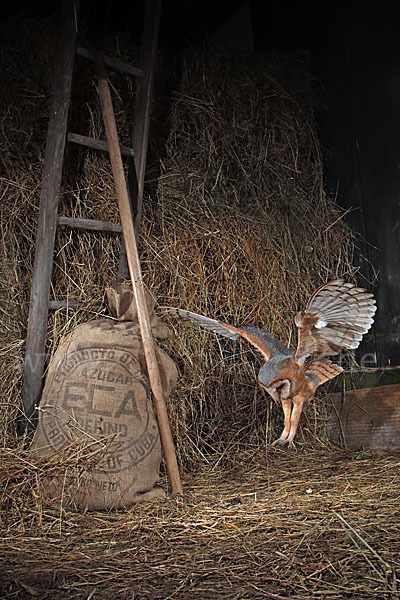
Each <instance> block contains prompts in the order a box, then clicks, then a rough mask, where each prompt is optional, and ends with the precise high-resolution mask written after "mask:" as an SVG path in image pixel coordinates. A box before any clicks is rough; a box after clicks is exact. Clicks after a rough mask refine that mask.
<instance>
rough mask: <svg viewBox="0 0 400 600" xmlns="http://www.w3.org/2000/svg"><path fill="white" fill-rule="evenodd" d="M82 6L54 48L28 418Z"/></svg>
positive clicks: (36, 388) (68, 8) (36, 389)
mask: <svg viewBox="0 0 400 600" xmlns="http://www.w3.org/2000/svg"><path fill="white" fill-rule="evenodd" d="M78 12H79V1H78V0H75V1H74V0H64V2H63V5H62V11H61V19H60V23H62V31H61V35H60V38H59V44H58V49H57V54H56V62H55V69H54V77H53V98H52V103H51V107H50V116H49V125H48V130H47V139H46V151H45V157H44V165H43V175H42V186H41V192H40V207H39V217H38V230H37V236H36V249H35V260H34V266H33V277H32V287H31V298H30V306H29V317H28V331H27V341H26V354H25V364H24V383H23V405H24V411H25V414H26V416H27V418H28V419H30V418H31V417H32V415H33V413H34V408H35V405H36V404H37V403H38V402H39V400H40V395H41V391H42V376H43V367H44V358H45V344H46V331H47V316H48V305H49V291H50V279H51V273H52V267H53V254H54V241H55V233H56V220H57V210H58V198H59V192H60V185H61V173H62V166H63V158H64V148H65V140H66V131H67V118H68V108H69V102H70V93H71V82H72V70H73V64H74V56H75V48H76V32H77V26H76V20H77V15H78Z"/></svg>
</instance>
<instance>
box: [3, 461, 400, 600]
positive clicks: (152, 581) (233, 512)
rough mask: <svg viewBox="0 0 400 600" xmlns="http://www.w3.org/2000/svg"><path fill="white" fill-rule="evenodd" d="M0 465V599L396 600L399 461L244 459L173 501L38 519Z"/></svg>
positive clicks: (22, 475) (200, 476) (17, 482)
mask: <svg viewBox="0 0 400 600" xmlns="http://www.w3.org/2000/svg"><path fill="white" fill-rule="evenodd" d="M12 462H13V464H12V465H10V470H9V475H10V477H12V479H13V491H14V499H13V500H12V501H11V500H10V506H9V512H8V514H7V512H5V513H4V519H5V522H4V524H5V525H6V531H5V533H4V537H3V541H2V552H1V558H0V566H1V570H0V573H1V575H0V580H1V578H3V581H4V583H3V588H2V590H3V596H2V598H34V597H40V598H43V599H47V598H54V599H56V598H57V599H58V598H60V599H61V598H86V599H88V598H109V597H111V598H124V599H125V598H126V599H128V598H129V599H131V598H135V599H136V598H137V599H145V598H148V599H149V600H155V599H160V600H167V599H169V598H175V599H177V600H178V599H182V600H183V599H186V598H189V597H190V598H198V599H206V598H210V599H211V598H212V599H214V598H227V599H229V600H231V599H233V598H237V599H245V598H252V599H253V598H260V599H261V598H268V599H281V598H282V599H283V598H285V599H286V598H290V599H292V600H297V599H299V600H300V599H301V600H308V599H309V598H311V597H312V598H318V599H319V598H320V599H324V600H336V599H344V598H353V599H355V600H358V599H361V598H365V599H367V598H377V599H382V598H398V597H399V593H398V587H397V586H398V583H397V578H398V577H399V575H400V537H399V535H398V532H399V508H398V497H399V494H400V482H399V477H398V469H399V457H398V456H381V457H377V456H371V455H369V454H363V453H357V454H346V453H345V452H343V451H341V450H334V451H330V452H326V451H325V452H323V451H322V452H312V453H308V452H304V453H301V454H300V455H297V456H291V455H288V454H287V453H281V452H276V453H274V454H273V455H266V456H265V455H263V454H262V453H258V454H251V453H247V454H246V453H244V454H243V455H242V457H241V460H239V459H238V461H237V464H236V465H235V467H232V468H231V469H226V468H224V469H221V468H220V467H218V466H212V465H206V466H205V468H204V469H202V470H201V471H200V470H199V471H197V472H196V473H193V474H192V475H191V476H189V475H186V476H185V479H184V489H185V494H184V497H183V498H168V499H167V500H165V501H159V502H157V503H154V504H151V505H140V506H138V507H135V508H133V509H132V510H127V511H126V512H124V513H116V514H104V513H94V514H88V515H82V514H72V513H66V512H64V511H63V510H62V508H60V510H58V511H53V512H49V511H43V510H41V508H40V502H38V499H37V498H35V493H34V492H35V472H36V473H38V470H36V469H32V468H31V467H30V466H29V465H27V464H26V463H24V462H23V461H20V462H19V463H17V462H16V461H15V460H14V461H12ZM17 465H18V467H19V471H18V472H17V473H15V472H14V473H13V472H12V469H16V468H18V467H17ZM28 485H29V486H31V491H30V493H29V494H28V498H29V501H26V498H27V492H26V487H27V486H28ZM396 573H397V574H396Z"/></svg>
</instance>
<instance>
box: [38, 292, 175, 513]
mask: <svg viewBox="0 0 400 600" xmlns="http://www.w3.org/2000/svg"><path fill="white" fill-rule="evenodd" d="M106 292H107V297H108V300H109V304H110V310H111V312H112V313H113V314H114V316H115V317H116V318H117V319H120V320H111V319H99V320H96V321H92V322H90V323H84V324H82V325H79V326H78V327H76V329H75V330H74V331H73V332H72V333H71V334H69V335H68V336H66V338H64V339H63V340H62V342H61V343H60V345H59V347H58V349H57V351H56V353H55V354H54V356H53V358H52V360H51V363H50V367H49V370H48V374H47V379H46V384H45V387H44V391H43V394H42V399H41V402H40V406H39V423H38V429H37V431H36V433H35V436H34V439H33V442H32V446H31V452H32V453H33V454H35V455H40V456H48V455H50V454H54V453H58V455H59V457H60V461H65V459H66V458H67V459H68V460H69V461H71V456H72V458H74V459H75V457H76V459H77V461H80V462H81V465H80V466H78V463H76V466H74V465H75V463H74V461H72V462H71V464H72V465H73V466H71V467H70V469H69V471H68V473H67V475H66V474H65V472H64V473H63V474H62V475H61V474H60V476H54V477H52V478H49V477H48V478H46V479H45V480H44V482H43V487H44V491H45V493H46V495H47V496H48V497H49V498H52V499H54V500H56V501H59V500H60V498H61V497H62V498H63V503H64V504H65V503H66V502H67V503H69V504H72V505H74V506H76V507H77V508H78V509H83V510H84V509H88V510H102V509H117V508H123V507H127V506H129V505H131V504H133V503H135V502H141V501H144V500H152V499H154V498H158V497H162V496H163V495H164V492H163V490H162V489H161V488H158V487H155V486H156V484H157V482H158V479H159V468H160V463H161V444H160V437H159V430H158V425H157V422H156V418H155V415H154V410H153V404H152V399H151V392H150V387H149V381H148V377H147V370H146V362H145V356H144V351H143V346H142V341H141V337H140V330H139V326H138V322H137V314H136V306H135V302H134V299H133V295H132V291H131V288H130V286H129V285H128V284H124V285H117V286H114V287H113V288H110V289H108V290H107V291H106ZM148 304H149V310H150V315H151V324H152V329H153V333H154V335H155V337H166V336H167V335H168V333H169V330H168V328H167V327H166V326H165V325H163V324H162V323H160V322H159V321H158V319H157V317H156V316H155V314H154V304H155V303H154V300H153V298H151V297H150V295H149V294H148ZM126 319H130V320H126ZM157 353H158V359H159V360H158V362H159V366H160V375H161V380H162V384H163V388H164V392H165V395H166V396H168V394H169V393H170V392H171V391H172V389H173V388H174V387H175V385H176V381H177V369H176V366H175V364H174V363H173V361H172V360H171V358H170V357H169V356H168V355H167V354H166V353H165V352H164V351H163V350H161V349H160V348H157Z"/></svg>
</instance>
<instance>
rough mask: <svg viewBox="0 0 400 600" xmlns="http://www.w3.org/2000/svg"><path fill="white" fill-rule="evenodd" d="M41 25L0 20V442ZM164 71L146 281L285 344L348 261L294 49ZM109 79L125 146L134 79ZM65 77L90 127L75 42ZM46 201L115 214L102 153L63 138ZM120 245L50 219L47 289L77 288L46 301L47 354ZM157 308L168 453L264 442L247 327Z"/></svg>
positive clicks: (34, 162)
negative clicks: (170, 363) (234, 336)
mask: <svg viewBox="0 0 400 600" xmlns="http://www.w3.org/2000/svg"><path fill="white" fill-rule="evenodd" d="M54 32H55V28H54V24H53V23H52V21H51V20H47V21H43V22H35V25H34V27H33V26H32V24H30V23H25V24H18V27H16V28H15V30H13V28H8V29H7V30H6V35H5V36H4V38H3V42H4V43H3V51H2V56H1V60H2V65H1V71H2V73H3V77H2V81H3V94H2V97H1V110H2V114H3V115H4V117H3V119H2V122H1V136H2V138H3V146H4V152H3V154H2V161H3V167H4V168H3V173H4V176H3V177H2V180H1V184H2V204H1V227H2V240H3V247H2V249H3V253H2V258H1V261H2V269H1V277H2V281H1V288H2V290H3V295H2V306H1V310H2V313H1V323H0V326H1V329H2V334H3V338H4V342H5V345H4V346H3V348H2V359H3V374H4V376H3V378H2V382H1V385H2V398H3V402H4V403H5V410H3V411H2V413H1V432H2V434H1V435H2V440H3V443H5V444H10V443H11V441H10V436H11V437H12V438H13V440H14V442H13V443H18V441H17V440H15V431H14V427H13V424H14V422H15V419H16V416H17V414H18V413H19V411H20V407H21V399H20V390H21V373H22V369H21V366H22V361H23V357H24V339H25V332H26V319H27V312H28V302H29V290H30V281H31V270H32V263H33V256H34V240H35V226H36V221H37V212H38V203H39V194H40V182H41V168H42V162H43V155H44V145H45V137H46V129H47V116H48V103H49V88H50V81H51V70H52V64H51V63H52V61H51V59H52V57H53V54H54V37H55V33H54ZM7 36H8V37H7ZM11 40H12V43H11ZM126 48H127V46H126V44H124V43H123V41H121V39H117V40H116V39H113V40H110V42H109V48H108V52H109V53H112V54H114V55H116V54H117V55H118V54H119V56H120V58H122V59H124V60H127V59H128V58H129V52H128V50H127V49H126ZM132 53H133V54H134V53H135V50H133V51H132V52H131V54H132ZM44 57H46V60H44ZM163 69H165V65H163ZM175 72H176V73H179V77H177V79H176V85H175V92H174V93H173V94H172V96H171V98H170V102H171V106H170V116H169V121H168V122H167V126H165V125H164V126H163V127H161V125H160V122H161V120H162V118H163V116H162V115H161V114H160V113H158V112H157V106H158V104H157V99H158V97H159V98H160V103H159V104H160V106H162V108H163V110H164V109H165V105H166V100H165V97H163V96H162V93H163V89H162V87H160V86H158V87H156V98H155V103H154V111H153V112H154V122H153V128H152V131H153V132H159V131H164V130H165V129H168V132H169V134H168V138H167V139H166V140H165V139H163V138H160V139H158V140H157V139H156V140H154V139H153V141H152V146H151V148H152V150H151V156H156V159H157V160H155V161H153V162H150V163H149V169H148V177H147V182H146V190H147V192H146V197H145V205H144V218H143V223H142V233H141V239H140V244H139V250H140V255H141V260H142V268H143V272H144V277H145V281H146V284H147V285H148V287H149V288H150V289H151V290H152V291H153V293H154V294H155V295H156V297H157V300H158V303H159V304H160V305H169V306H179V307H183V308H186V309H189V310H192V311H195V312H199V313H203V314H206V315H208V316H211V317H217V318H219V319H223V320H226V321H228V322H231V323H233V324H238V323H241V322H242V323H243V322H246V323H255V324H258V325H262V326H265V327H267V328H269V329H270V330H271V331H272V332H273V333H274V334H275V335H277V336H278V337H279V338H280V339H281V340H282V341H284V342H287V343H288V344H290V345H292V346H293V345H295V332H294V326H293V316H294V314H295V312H296V311H297V310H298V309H299V308H301V307H302V305H304V302H305V300H306V299H307V297H308V296H309V294H310V293H311V292H312V291H313V290H314V289H315V288H316V287H317V286H319V285H320V284H321V283H322V282H325V281H326V280H328V279H329V278H333V277H336V276H338V275H340V276H341V275H345V276H346V277H347V278H351V277H352V275H353V271H354V269H353V267H352V251H353V237H352V233H351V232H350V230H349V228H348V227H347V226H346V224H345V223H344V221H343V220H342V215H341V213H340V211H339V209H338V207H337V205H336V204H335V202H334V201H333V200H332V199H331V198H330V197H328V196H327V195H326V194H325V192H324V189H323V178H322V158H321V149H320V146H319V142H318V136H317V132H316V126H315V123H314V118H313V109H314V106H313V96H312V92H311V84H310V76H309V73H308V72H307V69H306V68H305V66H304V63H303V62H302V61H301V60H300V59H299V58H296V57H288V56H282V55H279V54H277V55H274V54H271V55H262V56H259V57H254V58H251V60H245V59H242V58H238V57H233V56H230V55H226V54H220V55H218V54H207V53H203V52H200V51H197V52H190V53H187V54H186V55H183V57H182V58H181V60H180V63H179V64H178V65H175ZM110 78H111V83H112V86H113V89H114V90H115V93H114V104H115V112H116V116H117V124H118V129H119V132H120V137H121V140H122V142H123V143H124V144H126V145H129V136H130V128H131V122H132V115H131V113H130V112H129V110H131V108H132V106H133V93H134V89H133V86H132V82H131V80H130V79H129V78H128V77H126V76H124V75H118V74H116V73H111V74H110ZM76 81H79V82H82V81H87V82H88V86H87V88H86V87H85V86H83V85H77V86H75V87H74V89H73V105H72V106H73V108H72V109H71V115H70V125H69V130H70V131H75V132H79V133H82V134H84V135H93V136H95V137H104V132H103V125H102V119H101V113H100V110H99V103H98V98H97V92H96V89H95V85H94V81H93V72H92V65H91V64H90V63H88V62H87V61H86V60H85V59H83V58H79V59H77V63H76V73H75V82H76ZM160 81H165V80H162V79H161V78H160ZM170 85H171V84H170ZM124 107H128V108H129V110H128V112H125V111H124ZM157 149H158V153H157V152H156V150H157ZM59 213H60V214H62V215H67V216H75V217H82V218H95V219H101V220H110V221H113V222H118V220H119V219H118V212H117V206H116V200H115V194H114V186H113V181H112V177H111V169H110V166H109V161H108V157H107V156H105V155H103V154H100V153H97V152H91V151H87V150H85V149H81V148H80V147H76V146H74V145H73V144H69V145H68V146H67V154H66V160H65V169H64V177H63V187H62V196H61V201H60V210H59ZM118 248H119V241H118V239H117V238H116V237H115V236H114V235H112V234H104V233H94V234H85V233H82V232H77V231H71V230H69V229H64V228H59V229H58V232H57V244H56V256H55V267H54V277H53V282H52V297H53V298H55V299H59V300H60V299H65V298H67V299H68V300H70V301H75V300H80V301H83V302H84V303H85V304H86V309H85V310H79V311H77V312H75V311H68V312H66V311H65V310H64V311H56V312H55V313H54V314H53V315H52V317H51V319H50V320H49V331H48V348H47V349H48V352H49V356H51V355H52V353H53V352H54V349H55V348H56V346H57V344H58V342H59V340H60V338H61V336H62V335H64V334H65V333H67V332H68V331H70V330H71V328H73V327H74V326H75V325H76V324H78V323H79V322H81V321H83V320H88V319H92V318H95V317H96V313H95V312H94V311H93V308H94V306H96V305H98V304H99V303H100V304H101V303H102V302H103V300H104V295H103V291H104V288H105V287H106V286H107V285H109V284H110V283H111V282H112V281H113V280H114V279H115V276H116V272H117V264H118ZM105 312H106V309H105V310H104V311H103V313H105ZM171 325H172V326H173V327H174V330H175V333H176V336H174V339H173V340H171V341H170V342H169V343H168V344H166V349H167V351H168V352H169V353H170V355H171V356H172V357H173V358H174V359H175V360H176V361H177V363H178V365H179V367H180V370H181V379H180V383H179V387H178V389H177V392H176V393H175V395H174V396H173V397H172V398H171V400H170V412H171V421H172V428H173V431H174V434H175V438H176V443H177V447H178V453H179V459H180V461H181V464H182V465H184V466H187V467H190V466H192V465H194V464H196V463H197V462H198V460H199V459H200V460H204V459H205V460H208V459H207V457H208V456H209V455H212V454H214V453H217V454H218V455H219V456H220V457H221V460H225V459H226V458H229V456H230V455H231V454H232V453H235V452H238V451H241V450H242V449H243V448H248V447H249V446H252V447H259V446H260V445H263V444H264V443H265V438H266V440H267V441H268V442H269V441H272V440H273V439H274V438H275V437H276V436H277V435H278V432H279V429H280V427H281V415H280V414H279V411H276V409H275V408H274V409H273V410H272V406H271V404H270V402H269V401H268V400H267V401H266V399H265V398H264V397H263V396H262V395H261V392H260V391H258V390H257V389H256V385H255V374H256V372H257V370H258V368H259V365H260V359H259V357H258V356H255V354H254V352H253V351H252V350H251V349H250V348H249V347H248V344H246V343H233V342H230V341H227V340H220V339H216V338H215V337H214V336H212V335H210V334H208V333H205V332H203V331H198V330H195V328H192V327H182V326H181V325H180V324H177V323H171ZM311 411H312V409H311ZM325 416H326V410H325V409H324V408H321V405H319V406H318V408H317V407H316V406H314V414H313V415H312V417H309V418H308V419H306V425H305V427H304V428H303V430H302V431H303V433H302V434H300V435H299V438H298V439H299V441H301V440H302V435H304V436H305V437H306V438H307V440H308V441H310V440H311V439H314V440H316V439H318V438H320V439H323V437H324V433H323V425H324V419H325ZM265 424H267V433H266V434H265ZM303 439H304V438H303Z"/></svg>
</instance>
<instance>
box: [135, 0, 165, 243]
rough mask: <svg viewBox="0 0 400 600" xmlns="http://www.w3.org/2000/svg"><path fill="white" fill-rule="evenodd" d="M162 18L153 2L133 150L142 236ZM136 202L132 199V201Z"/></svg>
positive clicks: (142, 62) (143, 52)
mask: <svg viewBox="0 0 400 600" xmlns="http://www.w3.org/2000/svg"><path fill="white" fill-rule="evenodd" d="M160 18H161V0H149V2H148V4H147V8H146V17H145V23H144V28H143V38H142V47H141V52H140V65H141V67H142V70H143V78H142V79H141V80H140V82H139V83H138V89H137V93H136V106H135V117H136V118H135V124H134V131H133V140H132V147H133V150H134V153H135V157H136V158H135V167H136V176H137V187H138V189H137V198H136V201H135V212H136V215H135V231H136V236H138V234H139V229H140V222H141V218H142V203H143V187H144V177H145V171H146V158H147V147H148V139H149V123H150V107H151V92H152V87H153V78H154V66H155V62H156V57H157V46H158V34H159V29H160ZM133 200H134V199H133V198H132V201H133Z"/></svg>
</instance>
